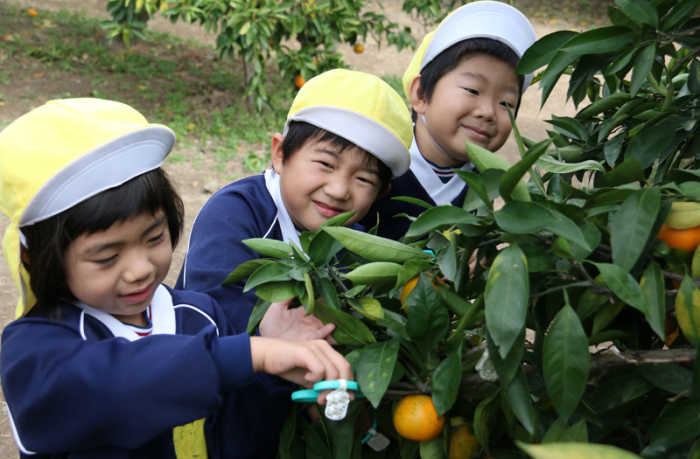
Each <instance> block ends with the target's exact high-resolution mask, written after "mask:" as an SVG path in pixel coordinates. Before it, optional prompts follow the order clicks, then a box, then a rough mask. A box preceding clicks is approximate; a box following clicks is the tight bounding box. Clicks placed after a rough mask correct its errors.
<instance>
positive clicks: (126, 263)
mask: <svg viewBox="0 0 700 459" xmlns="http://www.w3.org/2000/svg"><path fill="white" fill-rule="evenodd" d="M171 259H172V246H171V242H170V232H169V230H168V222H167V219H166V217H165V214H164V213H163V212H162V211H161V212H158V213H157V214H156V215H155V216H153V215H150V214H144V215H140V216H138V217H134V218H131V219H129V220H126V221H124V222H117V223H115V224H113V225H112V226H110V227H109V228H108V229H107V230H105V231H100V232H97V233H92V234H83V235H81V236H79V237H78V238H77V239H75V240H74V241H73V242H72V243H71V244H70V245H69V246H68V248H67V249H66V255H65V269H66V279H67V282H68V287H69V288H70V290H71V292H72V293H73V295H75V297H76V298H77V299H78V300H79V301H81V302H83V303H85V304H87V305H88V306H91V307H93V308H95V309H99V310H102V311H105V312H107V313H109V314H112V315H113V316H115V317H116V318H117V319H119V320H121V321H122V322H125V323H130V324H134V325H145V318H144V316H143V311H144V310H145V309H146V308H147V307H148V305H149V304H150V303H151V300H152V299H153V295H154V293H155V290H156V288H157V287H158V286H159V285H160V283H161V282H163V279H165V276H166V274H167V273H168V269H169V268H170V262H171Z"/></svg>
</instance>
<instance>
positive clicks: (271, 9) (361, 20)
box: [102, 0, 416, 109]
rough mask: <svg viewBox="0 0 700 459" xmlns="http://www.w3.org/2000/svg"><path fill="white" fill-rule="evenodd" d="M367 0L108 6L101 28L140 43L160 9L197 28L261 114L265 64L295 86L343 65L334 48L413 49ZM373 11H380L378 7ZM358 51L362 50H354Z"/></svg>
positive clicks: (144, 0)
mask: <svg viewBox="0 0 700 459" xmlns="http://www.w3.org/2000/svg"><path fill="white" fill-rule="evenodd" d="M366 3H367V2H366V0H301V1H300V0H175V1H168V2H165V1H163V0H109V2H108V4H107V10H108V11H109V12H110V14H112V20H111V21H104V22H103V23H102V26H103V27H104V28H106V29H109V30H110V32H109V37H112V38H113V37H116V36H121V37H122V38H123V40H124V43H126V44H128V43H129V41H130V39H131V37H132V36H137V37H139V38H146V37H145V35H144V34H143V29H144V28H145V27H146V22H147V19H148V18H149V17H151V16H152V15H153V14H154V13H156V12H158V11H161V12H163V14H165V15H166V16H167V17H169V18H170V19H171V20H172V21H173V22H175V21H177V20H182V21H185V22H188V23H194V22H199V23H200V24H203V25H204V26H205V27H206V28H207V30H211V31H214V32H216V33H218V36H217V41H216V46H217V50H218V51H219V54H220V55H221V57H228V58H231V59H233V58H240V59H241V60H242V61H243V65H244V74H245V86H246V94H247V96H248V100H249V101H250V102H253V103H255V105H256V106H257V107H258V108H259V109H260V108H262V107H263V106H265V105H266V104H268V103H269V99H268V96H267V91H266V86H265V84H266V73H265V70H266V68H267V64H268V62H270V61H274V62H275V63H276V64H277V67H278V69H279V72H280V73H281V75H282V76H283V77H286V78H288V80H289V84H290V85H292V84H296V86H297V87H299V86H300V82H301V81H306V80H308V79H310V78H312V77H314V76H315V75H318V74H319V73H322V72H324V71H326V70H330V69H334V68H339V67H343V66H344V64H343V58H342V55H341V54H340V53H339V52H338V50H337V46H338V44H339V43H349V44H350V45H355V46H356V47H355V50H356V52H362V51H363V50H364V46H363V45H361V43H363V42H365V41H366V40H368V39H374V40H376V41H377V42H380V40H381V41H382V43H387V44H388V45H389V46H396V47H397V48H398V49H399V50H400V49H402V48H404V47H406V46H409V47H415V45H416V42H415V39H414V38H413V37H411V34H410V29H409V28H407V27H400V26H399V25H397V24H396V23H394V22H391V21H389V20H388V19H387V17H386V16H385V15H383V14H382V13H381V12H374V11H366V10H365V8H364V7H365V6H366ZM377 5H379V6H381V3H378V4H377ZM357 45H360V46H357Z"/></svg>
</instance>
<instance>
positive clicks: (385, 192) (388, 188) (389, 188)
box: [374, 183, 391, 201]
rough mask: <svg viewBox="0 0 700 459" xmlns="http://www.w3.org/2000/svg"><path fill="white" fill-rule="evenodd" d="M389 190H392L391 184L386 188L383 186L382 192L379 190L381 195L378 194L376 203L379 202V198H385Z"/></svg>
mask: <svg viewBox="0 0 700 459" xmlns="http://www.w3.org/2000/svg"><path fill="white" fill-rule="evenodd" d="M389 190H391V183H387V184H386V186H383V187H382V189H381V190H379V193H377V197H376V198H374V200H375V201H377V200H378V199H379V198H382V197H384V196H385V195H386V194H387V193H388V192H389Z"/></svg>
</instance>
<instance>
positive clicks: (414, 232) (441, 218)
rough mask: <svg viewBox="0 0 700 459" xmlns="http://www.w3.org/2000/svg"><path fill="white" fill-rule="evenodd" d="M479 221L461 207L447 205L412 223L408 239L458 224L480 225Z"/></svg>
mask: <svg viewBox="0 0 700 459" xmlns="http://www.w3.org/2000/svg"><path fill="white" fill-rule="evenodd" d="M478 222H479V219H478V218H477V217H475V216H474V215H472V214H471V213H469V212H467V211H466V210H464V209H462V208H461V207H456V206H451V205H445V206H436V207H433V208H431V209H428V210H426V211H425V212H423V213H422V214H420V215H419V216H418V218H416V220H415V221H414V222H413V223H411V226H410V227H409V228H408V231H407V232H406V237H412V236H422V235H423V234H425V233H427V232H429V231H432V230H434V229H446V228H448V227H450V226H452V225H456V224H458V223H478Z"/></svg>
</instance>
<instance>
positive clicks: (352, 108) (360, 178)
mask: <svg viewBox="0 0 700 459" xmlns="http://www.w3.org/2000/svg"><path fill="white" fill-rule="evenodd" d="M411 139H412V127H411V118H410V114H409V112H408V109H407V108H406V104H405V103H404V102H403V101H402V99H401V97H400V96H399V95H398V94H397V93H396V91H394V90H393V89H392V88H391V87H390V86H389V85H388V84H386V83H385V82H384V81H382V80H381V79H380V78H378V77H376V76H374V75H369V74H366V73H362V72H354V71H349V70H342V69H336V70H331V71H329V72H326V73H323V74H321V75H319V76H317V77H315V78H313V79H311V80H309V81H308V82H307V83H306V84H305V85H304V87H303V88H301V90H300V91H299V93H298V94H297V96H296V98H295V99H294V101H293V103H292V107H291V109H290V110H289V114H288V116H287V122H286V125H285V127H284V132H283V133H281V134H280V133H277V134H274V136H273V137H272V147H271V157H272V166H273V167H272V169H269V170H267V171H265V173H264V174H262V175H257V176H252V177H248V178H245V179H242V180H239V181H237V182H234V183H232V184H229V185H228V186H226V187H224V188H222V189H221V190H219V191H218V192H217V193H215V194H214V195H213V196H212V197H211V198H210V199H209V201H208V202H207V203H206V204H205V205H204V207H203V208H202V210H201V211H200V213H199V215H197V218H196V220H195V223H194V226H193V228H192V233H191V236H190V241H189V244H188V248H187V255H186V257H185V262H184V264H183V267H182V271H181V272H180V277H179V279H178V282H177V284H176V286H175V288H181V289H184V290H195V291H200V292H204V293H207V294H209V295H211V296H212V297H213V298H214V299H216V300H217V301H218V302H219V304H220V305H221V306H222V307H223V309H224V311H225V312H226V314H227V316H228V317H229V320H230V321H231V323H232V324H233V325H234V327H236V328H240V329H245V327H246V325H247V323H248V319H249V317H250V314H251V312H252V310H253V308H254V306H255V304H256V303H257V301H258V298H257V297H256V296H255V293H254V291H252V290H251V291H248V292H245V293H244V292H243V288H244V287H245V284H244V283H243V282H241V283H239V284H235V285H229V286H225V287H222V286H221V284H222V283H223V282H224V281H225V280H226V278H227V277H228V275H229V274H230V273H231V272H232V271H233V270H234V269H235V268H236V267H237V266H238V265H240V264H241V263H243V262H245V261H248V260H251V259H256V258H261V255H259V254H258V253H256V252H255V251H253V250H252V249H250V248H249V247H247V246H246V245H245V244H243V242H242V241H243V240H245V239H250V238H268V239H276V240H279V241H284V242H290V241H291V242H293V243H295V244H296V245H297V246H298V247H301V243H300V240H299V234H300V232H301V231H307V230H308V231H316V230H317V229H318V228H319V227H320V226H321V225H322V224H323V223H324V222H326V221H328V220H329V219H330V218H332V217H334V216H336V215H339V214H342V213H345V212H350V211H354V212H355V214H354V216H353V217H352V218H350V220H348V221H347V222H346V223H345V226H353V225H355V223H357V221H358V220H359V219H360V218H362V217H363V216H364V215H365V213H366V212H367V209H369V207H370V205H371V204H372V203H373V202H374V200H375V199H377V198H378V197H380V196H381V195H383V194H385V193H386V192H387V191H388V190H389V181H390V180H391V179H392V178H394V177H398V176H400V175H401V174H403V173H405V172H406V171H407V170H408V167H409V161H410V159H409V155H408V147H409V145H410V144H411ZM357 228H359V227H357Z"/></svg>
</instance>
